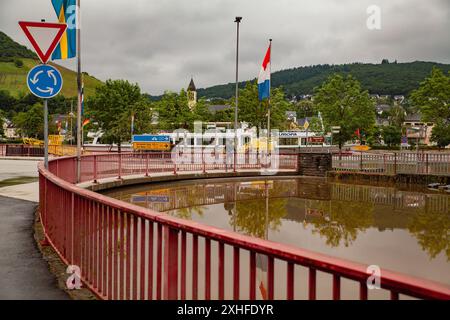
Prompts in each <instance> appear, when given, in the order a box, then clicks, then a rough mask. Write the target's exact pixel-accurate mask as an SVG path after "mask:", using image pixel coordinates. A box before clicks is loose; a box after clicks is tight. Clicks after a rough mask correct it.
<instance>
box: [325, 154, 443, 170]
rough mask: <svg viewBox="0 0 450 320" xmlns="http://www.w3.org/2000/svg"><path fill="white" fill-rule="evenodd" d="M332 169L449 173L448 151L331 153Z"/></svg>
mask: <svg viewBox="0 0 450 320" xmlns="http://www.w3.org/2000/svg"><path fill="white" fill-rule="evenodd" d="M333 170H335V171H342V172H366V173H383V174H434V175H450V153H428V152H427V153H425V152H423V153H412V152H398V153H382V154H380V153H368V152H361V153H353V154H342V155H339V154H333Z"/></svg>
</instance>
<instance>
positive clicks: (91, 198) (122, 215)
mask: <svg viewBox="0 0 450 320" xmlns="http://www.w3.org/2000/svg"><path fill="white" fill-rule="evenodd" d="M93 159H96V158H93V157H89V156H87V157H82V158H81V162H82V163H81V168H82V172H81V173H82V174H81V176H82V178H83V181H87V180H92V177H93V173H99V171H96V170H93V171H92V166H91V165H93V164H94V163H95V162H92V161H93ZM108 159H109V160H110V162H111V163H114V164H115V166H114V167H108V170H107V172H104V171H100V172H101V173H102V174H104V175H107V176H111V175H112V176H114V177H117V176H118V174H120V173H124V172H125V171H122V169H124V168H122V167H121V160H124V159H122V156H121V155H109V157H108ZM85 160H86V161H87V163H86V162H85ZM75 168H76V161H75V159H74V158H63V159H56V160H52V161H51V162H50V163H49V170H46V169H45V168H44V167H43V165H42V164H39V174H40V176H39V187H40V188H39V192H40V194H39V198H40V203H39V205H40V218H41V220H40V221H41V223H42V225H43V227H44V233H45V236H46V239H47V240H48V241H49V243H50V244H51V245H52V247H53V248H54V249H55V250H56V252H57V253H58V255H59V256H60V257H61V259H62V260H63V262H64V263H65V264H75V265H78V266H80V268H81V278H82V280H83V282H84V284H85V285H86V286H88V287H89V288H90V289H91V290H93V292H95V293H96V294H97V296H98V297H100V298H102V299H162V298H164V299H178V298H181V299H186V297H188V295H187V292H188V291H189V293H191V294H190V295H189V297H191V298H192V299H198V298H199V297H203V298H204V299H206V300H209V299H211V298H214V297H217V298H218V299H221V300H222V299H224V298H225V297H227V298H229V297H232V298H233V299H236V300H237V299H240V298H250V299H255V298H256V297H257V295H256V279H257V276H256V274H257V265H256V257H257V254H261V255H265V256H266V257H267V299H274V298H275V292H276V290H277V289H276V288H279V287H282V288H283V292H280V293H279V294H277V296H276V297H277V298H285V299H294V298H296V297H298V296H299V293H298V292H299V291H304V292H307V298H309V299H316V297H317V289H318V287H319V288H320V279H321V275H326V276H327V278H326V279H327V281H328V282H327V283H328V284H330V281H331V288H328V290H327V292H328V293H330V297H331V298H333V299H340V298H341V292H343V291H342V288H343V287H345V285H346V282H351V283H352V284H353V286H354V287H353V289H352V292H355V293H359V299H362V300H366V299H368V298H369V296H370V297H371V298H372V297H373V295H375V294H377V292H381V291H383V292H385V293H386V294H387V295H389V297H390V298H391V299H395V300H397V299H399V297H400V295H408V296H412V297H417V298H428V299H431V298H435V299H449V298H450V289H449V288H448V287H446V286H444V285H441V284H438V283H435V282H431V281H427V280H423V279H418V278H414V277H409V276H407V275H403V274H398V273H395V272H391V271H388V270H384V269H382V270H381V272H382V273H381V275H382V281H381V283H380V285H381V288H382V289H383V290H376V291H377V292H370V294H369V291H368V287H367V283H366V281H367V278H368V276H369V274H368V271H367V266H366V265H362V264H358V263H354V262H350V261H346V260H343V259H338V258H334V257H330V256H326V255H322V254H317V253H314V252H311V251H308V250H303V249H299V248H295V247H290V246H286V245H283V244H278V243H272V242H268V241H264V240H260V239H255V238H252V237H248V236H244V235H239V234H237V233H234V232H229V231H226V230H223V229H218V228H212V227H208V226H205V225H202V224H199V223H194V222H190V221H186V220H181V219H177V218H174V217H170V216H168V215H166V214H160V213H157V212H154V211H151V210H148V209H144V208H141V207H138V206H134V205H132V204H127V203H124V202H122V201H119V200H115V199H112V198H109V197H106V196H103V195H100V194H97V193H94V192H92V191H89V190H84V189H81V188H80V187H77V186H75V185H74V184H73V182H74V180H75V175H74V173H75ZM139 168H140V169H142V167H139ZM144 168H145V167H144ZM169 170H170V169H169ZM144 172H145V171H144ZM221 173H222V174H223V172H221ZM170 174H171V173H170V171H169V172H167V175H170ZM226 253H227V254H226ZM143 261H145V263H142V262H143ZM188 263H189V265H190V266H191V267H190V268H189V269H187V264H188ZM199 266H202V269H200V268H199ZM187 270H189V272H187ZM299 270H301V271H302V272H305V274H306V280H303V278H299V277H298V276H299V273H298V271H299ZM225 275H227V278H226V279H227V283H225ZM200 277H201V278H202V280H203V281H202V285H199V283H200V281H199V280H200V279H199V278H200ZM229 279H232V281H230V280H229ZM318 279H319V281H318ZM341 282H342V283H341ZM298 283H301V287H299V285H298ZM226 288H228V289H231V294H227V295H225V293H226V292H228V291H226V290H228V289H226ZM243 288H246V289H247V290H246V293H247V292H248V294H245V296H244V295H243V294H242V290H241V289H243ZM212 289H213V290H214V293H215V295H214V296H213V295H212V293H213V292H212ZM300 289H303V290H300ZM200 290H201V292H200Z"/></svg>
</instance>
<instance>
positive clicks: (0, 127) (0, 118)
mask: <svg viewBox="0 0 450 320" xmlns="http://www.w3.org/2000/svg"><path fill="white" fill-rule="evenodd" d="M4 121H5V115H4V114H3V110H1V109H0V137H3V136H4V135H5V131H4V130H3V123H4Z"/></svg>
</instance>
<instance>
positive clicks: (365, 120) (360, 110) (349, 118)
mask: <svg viewBox="0 0 450 320" xmlns="http://www.w3.org/2000/svg"><path fill="white" fill-rule="evenodd" d="M314 104H315V108H316V109H317V110H318V111H320V112H321V113H322V118H323V120H324V124H325V126H326V129H327V130H329V129H330V127H331V126H340V127H341V129H340V133H338V134H335V135H334V136H333V141H336V142H337V143H338V144H339V149H342V146H343V144H344V143H345V142H346V141H348V140H350V139H351V138H352V136H353V135H354V133H355V131H356V130H357V129H359V130H360V131H363V132H367V131H368V130H370V128H371V127H372V126H373V125H374V123H375V107H374V102H373V101H372V100H371V99H370V97H369V94H368V92H367V91H363V90H362V89H361V85H360V83H359V82H358V81H357V80H355V79H354V78H353V77H352V76H351V75H349V76H347V77H343V76H341V75H339V74H334V75H333V76H331V77H329V78H328V80H327V81H326V82H325V83H323V84H322V86H321V87H319V88H316V95H315V97H314Z"/></svg>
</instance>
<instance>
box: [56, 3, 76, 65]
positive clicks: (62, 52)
mask: <svg viewBox="0 0 450 320" xmlns="http://www.w3.org/2000/svg"><path fill="white" fill-rule="evenodd" d="M52 5H53V8H54V9H55V12H56V15H57V16H58V21H59V22H60V23H65V24H67V29H66V31H65V32H64V34H63V35H62V37H61V40H60V41H59V43H58V46H57V47H56V48H55V51H53V54H52V60H57V59H70V58H74V57H75V56H76V55H77V16H76V15H77V5H76V0H52Z"/></svg>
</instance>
